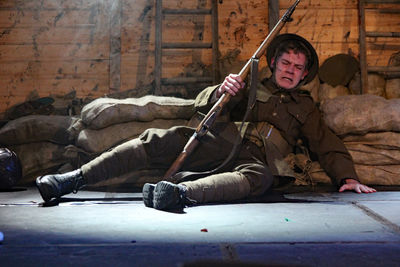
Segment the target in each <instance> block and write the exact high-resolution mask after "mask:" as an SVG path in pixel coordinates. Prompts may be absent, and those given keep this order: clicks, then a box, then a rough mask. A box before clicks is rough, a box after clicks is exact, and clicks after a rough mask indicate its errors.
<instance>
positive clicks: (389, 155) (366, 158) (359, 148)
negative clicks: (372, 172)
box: [345, 144, 400, 165]
mask: <svg viewBox="0 0 400 267" xmlns="http://www.w3.org/2000/svg"><path fill="white" fill-rule="evenodd" d="M345 146H346V148H347V150H348V151H349V153H350V155H351V157H352V158H353V161H354V163H355V164H362V165H400V149H382V148H376V147H373V146H369V145H363V144H345Z"/></svg>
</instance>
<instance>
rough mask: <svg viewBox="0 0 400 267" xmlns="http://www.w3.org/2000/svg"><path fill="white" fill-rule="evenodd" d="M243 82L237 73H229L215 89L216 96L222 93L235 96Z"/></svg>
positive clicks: (243, 84) (241, 87)
mask: <svg viewBox="0 0 400 267" xmlns="http://www.w3.org/2000/svg"><path fill="white" fill-rule="evenodd" d="M244 86H245V83H244V82H243V80H242V77H240V76H239V75H238V74H232V73H231V74H229V75H228V76H226V77H225V80H224V81H223V83H222V84H221V86H220V87H219V88H218V90H217V97H218V98H219V97H220V96H221V95H222V94H223V93H225V92H227V93H228V94H230V95H232V96H235V95H236V94H237V92H239V90H241V89H243V88H244Z"/></svg>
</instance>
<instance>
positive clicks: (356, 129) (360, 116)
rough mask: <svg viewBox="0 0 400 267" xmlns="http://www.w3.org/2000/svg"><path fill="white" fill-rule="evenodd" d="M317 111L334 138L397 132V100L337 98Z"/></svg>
mask: <svg viewBox="0 0 400 267" xmlns="http://www.w3.org/2000/svg"><path fill="white" fill-rule="evenodd" d="M321 110H322V112H323V115H324V119H325V122H326V124H327V125H328V127H329V128H331V129H332V130H333V131H334V132H335V133H336V134H338V135H345V134H365V133H367V132H388V131H395V132H400V99H391V100H387V99H385V98H383V97H379V96H374V95H351V96H340V97H336V98H334V99H329V100H327V101H326V102H325V103H323V104H322V106H321Z"/></svg>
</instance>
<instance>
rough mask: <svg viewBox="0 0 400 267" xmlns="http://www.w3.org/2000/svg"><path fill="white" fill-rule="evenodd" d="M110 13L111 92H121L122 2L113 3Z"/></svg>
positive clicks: (115, 0)
mask: <svg viewBox="0 0 400 267" xmlns="http://www.w3.org/2000/svg"><path fill="white" fill-rule="evenodd" d="M110 12H111V14H110V91H119V89H120V87H121V18H122V0H114V1H112V2H111V7H110Z"/></svg>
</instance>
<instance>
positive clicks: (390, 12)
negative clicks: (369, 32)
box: [379, 8, 400, 14]
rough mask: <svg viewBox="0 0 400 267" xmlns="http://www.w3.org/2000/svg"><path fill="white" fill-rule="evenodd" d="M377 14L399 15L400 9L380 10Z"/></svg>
mask: <svg viewBox="0 0 400 267" xmlns="http://www.w3.org/2000/svg"><path fill="white" fill-rule="evenodd" d="M379 13H381V14H398V13H400V9H388V8H380V9H379Z"/></svg>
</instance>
